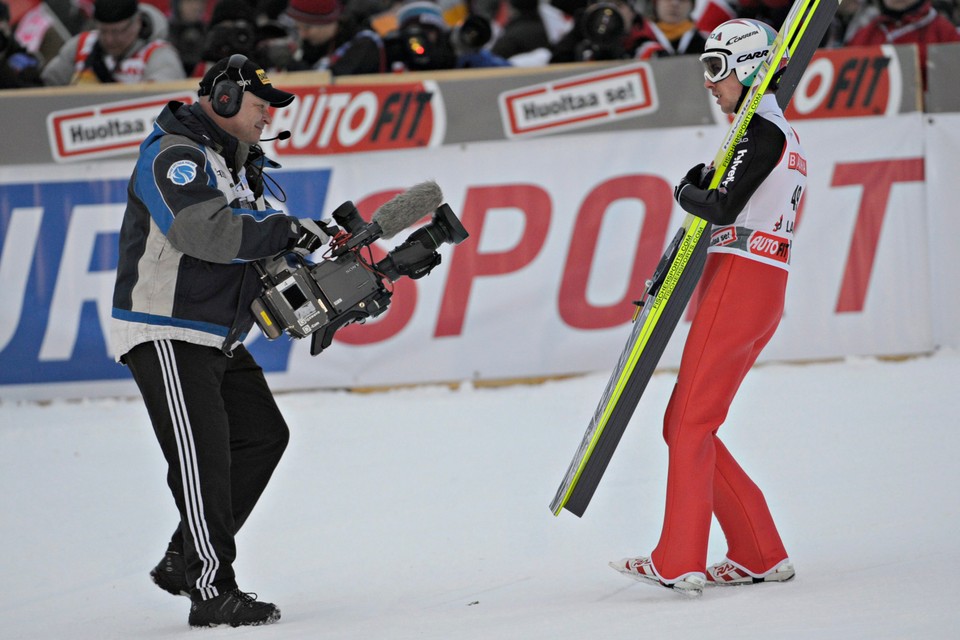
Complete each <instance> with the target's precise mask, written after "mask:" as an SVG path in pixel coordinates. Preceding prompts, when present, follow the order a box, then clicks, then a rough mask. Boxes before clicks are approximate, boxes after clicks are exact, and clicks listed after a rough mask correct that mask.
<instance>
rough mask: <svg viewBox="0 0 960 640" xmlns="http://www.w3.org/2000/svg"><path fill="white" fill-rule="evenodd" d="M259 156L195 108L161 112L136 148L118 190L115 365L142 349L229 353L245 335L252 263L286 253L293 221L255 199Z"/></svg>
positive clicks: (259, 192) (174, 105)
mask: <svg viewBox="0 0 960 640" xmlns="http://www.w3.org/2000/svg"><path fill="white" fill-rule="evenodd" d="M264 165H266V166H268V167H275V166H278V165H276V164H275V163H272V162H271V161H269V160H268V159H267V158H266V157H265V156H264V155H263V153H262V151H260V149H259V147H257V146H253V147H251V146H250V145H248V144H245V143H242V142H240V141H238V140H237V139H236V138H234V137H233V136H231V135H229V134H227V133H226V132H225V131H223V130H222V129H221V128H220V127H218V126H217V125H216V124H215V123H214V122H213V121H212V120H211V119H210V118H209V117H207V116H206V114H204V113H203V111H202V110H201V109H200V106H199V104H194V105H185V104H182V103H179V102H171V103H169V104H168V105H167V106H166V107H165V108H164V110H163V111H162V112H161V113H160V115H159V117H158V118H157V121H156V124H155V125H154V128H153V131H152V132H151V133H150V135H149V136H147V138H146V139H145V140H144V141H143V143H142V144H141V145H140V157H139V158H138V160H137V164H136V167H135V168H134V171H133V175H132V176H131V177H130V183H129V186H128V188H127V208H126V211H125V213H124V217H123V224H122V226H121V229H120V256H119V263H118V266H117V281H116V286H115V288H114V293H113V314H112V315H113V319H112V322H111V329H110V334H111V346H112V348H113V351H114V355H115V357H116V358H117V360H120V359H121V358H122V357H123V355H124V354H126V353H127V352H128V351H129V350H130V349H132V348H133V347H135V346H136V345H138V344H141V343H143V342H150V341H153V340H160V339H171V340H182V341H185V342H190V343H193V344H199V345H206V346H210V347H216V348H218V349H221V350H223V351H224V352H225V353H229V352H230V351H231V350H232V349H233V348H234V347H235V346H237V344H239V343H240V342H241V341H242V340H243V338H244V337H245V335H246V333H247V332H248V331H249V330H250V328H251V327H252V326H253V322H254V319H253V315H252V313H251V312H250V303H251V302H252V301H253V300H254V299H255V298H256V297H257V296H258V295H259V294H260V293H261V290H262V285H261V282H260V279H259V276H258V274H257V271H256V269H255V268H254V265H253V263H254V262H255V261H257V260H260V259H261V258H268V257H271V256H274V255H275V254H277V253H280V252H282V251H284V250H285V249H286V248H288V247H289V246H290V244H291V242H292V241H293V240H294V239H295V238H296V236H297V234H298V231H299V223H298V222H297V220H296V218H294V217H291V216H288V215H286V214H284V213H283V212H282V211H279V210H277V209H273V208H271V207H269V206H268V205H267V203H266V201H265V200H264V198H263V167H264Z"/></svg>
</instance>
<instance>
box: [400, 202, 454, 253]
mask: <svg viewBox="0 0 960 640" xmlns="http://www.w3.org/2000/svg"><path fill="white" fill-rule="evenodd" d="M468 235H469V234H468V233H467V230H466V229H464V228H463V224H462V223H461V222H460V220H458V219H457V216H456V215H454V213H453V209H451V208H450V205H448V204H442V205H440V208H439V209H437V211H436V212H435V213H434V214H433V219H432V220H430V223H429V224H428V225H426V226H425V227H420V228H419V229H417V230H416V231H414V232H413V233H412V234H411V235H410V239H409V240H408V242H419V243H420V244H422V245H423V247H424V248H425V249H426V250H427V251H436V250H437V247H439V246H440V245H441V244H443V243H445V242H449V243H451V244H460V243H461V242H463V241H464V240H466V239H467V236H468Z"/></svg>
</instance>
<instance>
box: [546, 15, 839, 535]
mask: <svg viewBox="0 0 960 640" xmlns="http://www.w3.org/2000/svg"><path fill="white" fill-rule="evenodd" d="M838 6H839V2H838V1H837V0H796V1H795V2H794V4H793V6H792V7H791V9H790V13H789V14H788V15H787V17H786V18H785V19H784V21H783V26H782V27H781V28H780V31H779V33H778V34H777V37H776V39H775V40H774V42H773V44H772V45H771V47H770V52H769V54H768V55H767V57H766V59H765V60H764V61H763V63H762V64H761V66H760V68H759V70H758V71H757V76H756V78H755V79H754V82H753V85H752V86H751V87H750V89H749V90H748V92H747V95H746V96H745V98H744V100H743V103H742V104H741V106H740V108H739V109H738V110H737V113H736V116H735V117H734V120H733V123H732V124H731V126H730V129H729V131H728V132H727V135H726V137H725V138H724V141H723V144H722V145H721V147H720V150H719V151H718V152H717V155H716V157H715V158H714V162H713V166H714V167H715V168H716V171H715V172H714V174H713V179H712V181H711V184H710V188H711V189H715V188H717V186H718V185H719V184H720V181H721V180H722V179H723V177H724V175H725V174H726V171H727V168H728V167H729V165H730V162H731V160H732V158H733V150H734V147H736V146H737V143H738V142H739V141H740V139H741V138H742V137H743V135H744V132H745V131H746V129H747V125H748V124H749V123H750V120H751V118H752V117H753V114H754V113H755V112H756V110H757V107H758V106H759V104H760V99H761V98H762V97H763V96H764V94H765V93H766V91H767V89H768V88H769V87H770V84H771V82H773V81H774V80H775V76H776V75H777V74H776V71H777V69H778V68H779V67H780V63H781V61H782V60H783V59H784V56H786V55H789V62H788V64H787V66H786V69H785V70H784V71H783V74H782V77H781V78H780V79H779V83H778V85H777V86H778V89H777V94H776V95H777V102H778V103H779V104H780V107H781V108H783V109H786V107H787V104H789V102H790V98H791V97H792V96H793V92H794V90H795V89H796V87H797V84H798V83H799V82H800V78H801V76H802V75H803V71H804V70H805V69H806V66H807V64H808V63H809V62H810V58H811V57H813V53H814V52H815V51H816V49H817V47H818V46H819V45H820V41H821V40H822V38H823V34H824V33H825V32H826V29H827V27H828V26H829V25H830V22H831V21H832V20H833V17H834V14H835V13H836V11H837V7H838ZM708 230H709V223H708V222H707V221H706V220H704V219H702V218H699V217H697V216H694V215H692V214H689V213H688V214H687V216H686V218H685V219H684V222H683V226H682V227H681V228H680V229H679V230H678V231H677V233H676V235H675V236H674V237H673V239H672V240H671V242H670V244H669V245H668V246H667V249H666V251H665V252H664V254H663V256H662V257H661V259H660V262H659V263H658V264H657V267H656V269H655V270H654V273H653V276H652V277H651V278H650V280H649V281H648V282H647V286H646V289H645V290H644V292H643V296H642V298H641V300H640V301H639V302H638V307H637V312H636V314H635V315H634V318H633V325H632V328H631V331H630V336H629V338H628V340H627V343H626V346H625V347H624V349H623V352H622V353H621V355H620V359H619V360H618V362H617V366H616V367H615V368H614V370H613V374H612V375H611V376H610V380H609V381H608V382H607V386H606V388H605V389H604V392H603V395H602V396H601V398H600V403H599V404H598V405H597V409H596V412H595V413H594V415H593V418H592V419H591V421H590V424H589V426H588V427H587V431H586V433H585V434H584V437H583V440H582V441H581V443H580V447H579V448H578V449H577V452H576V454H575V455H574V457H573V460H572V461H571V463H570V466H569V467H568V469H567V473H566V475H565V476H564V478H563V482H562V483H561V484H560V487H559V488H558V489H557V493H556V495H555V496H554V498H553V501H552V502H551V503H550V510H551V511H552V512H553V514H554V515H559V514H560V511H561V510H563V509H566V510H568V511H570V512H571V513H573V514H574V515H576V516H582V515H583V513H584V511H586V508H587V505H589V504H590V499H591V498H592V497H593V494H594V492H595V491H596V489H597V485H598V484H599V483H600V478H601V477H602V476H603V473H604V471H605V470H606V468H607V465H608V464H609V462H610V458H611V457H612V456H613V452H614V450H616V447H617V444H619V442H620V438H621V436H622V435H623V432H624V430H625V429H626V427H627V423H629V422H630V418H631V417H632V416H633V412H634V410H635V409H636V407H637V403H638V402H639V401H640V396H642V395H643V392H644V389H646V386H647V383H648V382H649V380H650V377H651V376H652V375H653V372H654V369H655V368H656V366H657V364H658V363H659V361H660V357H661V356H662V355H663V351H664V349H665V348H666V346H667V342H668V341H669V340H670V336H671V335H672V334H673V330H674V329H675V328H676V326H677V323H678V322H679V320H680V317H681V316H682V314H683V311H684V309H685V308H686V306H687V302H688V301H689V300H690V297H691V296H692V295H693V291H694V289H695V288H696V286H697V282H698V281H699V280H700V275H701V274H702V273H703V266H704V263H705V262H706V257H707V246H708V245H709V242H710V238H709V232H708Z"/></svg>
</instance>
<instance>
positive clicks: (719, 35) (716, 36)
mask: <svg viewBox="0 0 960 640" xmlns="http://www.w3.org/2000/svg"><path fill="white" fill-rule="evenodd" d="M708 40H717V41H718V42H719V41H720V40H723V33H721V32H719V31H718V32H717V33H711V34H710V37H709V38H708Z"/></svg>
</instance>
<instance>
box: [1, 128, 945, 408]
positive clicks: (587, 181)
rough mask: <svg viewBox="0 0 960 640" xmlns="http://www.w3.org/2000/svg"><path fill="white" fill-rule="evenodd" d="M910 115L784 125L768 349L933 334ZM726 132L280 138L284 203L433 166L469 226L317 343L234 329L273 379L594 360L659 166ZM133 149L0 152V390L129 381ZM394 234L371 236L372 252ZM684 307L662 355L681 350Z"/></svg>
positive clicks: (322, 202)
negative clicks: (794, 210) (788, 222)
mask: <svg viewBox="0 0 960 640" xmlns="http://www.w3.org/2000/svg"><path fill="white" fill-rule="evenodd" d="M881 122H882V134H883V135H878V126H879V125H880V123H881ZM923 127H924V118H923V116H922V115H921V114H906V115H897V116H891V117H886V118H883V119H882V120H880V119H878V118H854V119H844V120H810V121H806V122H803V123H800V124H798V125H797V128H798V130H799V132H800V137H801V140H802V142H803V144H804V146H805V148H806V151H807V161H808V162H807V165H808V167H809V174H808V179H809V182H808V188H807V190H806V195H805V197H804V200H803V205H802V209H801V214H800V219H799V222H798V228H797V232H798V235H797V239H796V244H795V248H794V252H793V256H794V264H793V272H792V276H791V281H790V285H789V289H788V295H787V309H786V313H785V317H784V320H783V324H782V327H781V330H780V331H779V332H778V334H777V336H776V337H775V338H774V340H773V342H772V343H771V344H770V345H769V347H768V348H767V350H766V351H765V352H764V354H763V356H762V359H763V360H809V359H816V358H831V357H842V356H848V355H857V354H860V355H883V354H907V353H917V352H924V351H928V350H930V349H931V348H932V347H933V345H934V343H933V338H932V333H931V304H930V292H929V286H930V278H931V275H930V273H929V266H928V262H927V253H928V252H927V246H928V235H927V225H928V224H931V223H932V220H933V219H932V218H930V217H929V216H928V215H927V211H926V209H925V207H924V205H923V203H924V202H925V201H926V194H925V182H924V176H925V171H926V167H927V166H928V165H929V164H931V163H937V162H941V161H942V160H943V158H941V157H931V156H929V155H927V156H926V157H925V155H924V148H923V138H924V135H923V133H924V132H923ZM724 131H725V127H723V126H720V125H717V126H708V127H685V128H679V129H665V130H647V131H635V132H611V133H593V134H584V135H578V136H568V137H547V138H537V139H532V140H524V141H522V142H488V143H477V144H468V145H460V146H456V147H453V146H444V147H440V148H435V149H424V150H413V151H409V150H398V151H395V152H391V153H370V154H355V155H349V156H346V155H344V156H334V157H330V158H327V159H323V160H318V159H317V158H315V157H304V158H295V157H288V158H286V159H285V168H284V169H282V170H278V171H275V172H273V174H272V176H273V177H274V178H275V179H276V180H277V181H278V182H279V183H280V185H282V188H283V191H284V192H285V194H286V204H285V205H284V206H285V207H287V210H288V211H289V212H290V213H293V214H295V215H298V216H304V215H309V216H314V215H319V214H321V213H324V214H329V213H330V212H331V211H332V210H333V209H334V208H335V207H336V206H338V205H339V204H340V203H341V202H343V201H345V200H353V201H354V202H356V203H357V205H358V207H359V208H360V211H361V213H362V214H363V215H364V216H366V217H368V218H369V215H370V213H371V212H372V211H373V210H374V209H375V208H376V206H377V205H378V204H379V203H382V202H383V201H385V200H386V199H387V198H389V197H390V196H392V195H393V194H395V193H396V192H397V191H398V190H400V189H402V188H404V187H408V186H410V185H412V184H415V183H417V182H420V181H422V180H425V179H428V178H429V179H435V180H437V182H438V183H439V184H440V185H441V187H442V188H443V190H444V193H445V201H446V202H447V203H448V204H449V205H450V206H451V207H452V209H453V210H454V212H456V214H457V215H458V216H459V217H460V218H461V220H462V221H463V224H464V226H465V227H466V228H467V230H468V231H469V233H470V238H469V239H468V240H466V241H465V242H464V243H462V244H460V245H458V246H456V247H452V246H450V245H445V246H444V247H443V248H442V249H441V254H442V256H443V262H442V264H441V265H440V266H439V267H437V268H436V269H435V270H434V272H433V273H432V274H430V275H429V276H427V277H425V278H423V279H420V280H417V281H412V280H407V279H401V280H400V281H398V282H397V283H396V288H395V289H396V290H395V295H394V298H393V302H392V304H391V306H390V308H389V310H388V311H387V312H386V313H385V314H384V315H383V316H381V317H380V318H378V319H377V320H376V321H374V322H370V323H368V324H366V325H354V326H350V327H347V328H345V329H343V330H341V331H339V332H338V333H337V334H336V336H335V338H334V344H333V345H332V346H331V347H330V348H329V349H328V350H327V351H325V352H324V353H323V354H321V355H320V356H318V357H311V356H310V355H309V342H307V341H291V340H289V339H287V338H286V337H281V338H280V339H278V340H276V341H274V342H268V341H267V340H265V339H264V338H262V337H260V336H258V335H256V329H254V335H253V336H252V338H251V340H250V343H249V346H250V349H251V350H252V351H253V352H254V353H255V355H256V357H257V359H258V360H259V361H260V363H261V364H262V365H263V367H264V369H265V370H266V371H267V372H268V375H269V377H270V379H271V383H272V384H273V386H274V388H276V389H297V388H318V387H319V388H322V387H337V388H340V387H356V386H364V387H365V386H381V385H394V384H410V383H425V382H441V381H460V380H497V379H513V378H524V377H539V376H552V375H559V374H569V373H578V372H586V371H596V370H604V371H605V370H608V369H609V368H610V367H611V366H612V365H613V363H614V361H615V360H616V358H617V355H618V354H619V352H620V349H621V347H622V344H623V341H624V340H625V337H626V335H627V333H628V323H629V320H630V317H631V316H632V313H633V303H632V301H633V300H635V299H636V298H637V297H639V293H640V291H641V289H642V287H643V283H644V279H645V278H647V277H649V274H650V273H651V272H652V269H653V267H654V265H655V263H656V261H657V259H658V258H659V255H660V253H661V251H662V250H663V248H664V246H665V244H666V242H667V240H668V239H669V237H670V236H671V235H672V234H673V232H674V231H675V229H676V227H677V226H678V224H679V222H680V220H681V219H682V212H681V211H680V210H679V208H678V207H677V206H676V205H675V203H674V201H673V199H672V187H673V184H674V183H675V181H676V180H677V178H678V176H682V175H683V174H684V173H685V172H686V171H687V169H688V168H689V166H691V165H692V164H694V163H696V162H698V161H703V160H705V159H709V157H710V156H712V155H713V150H714V148H715V147H716V145H718V144H719V142H720V141H721V139H722V137H723V134H724ZM955 148H956V147H953V149H955ZM948 149H949V147H944V148H942V149H941V150H940V151H938V153H952V152H951V151H948ZM928 153H929V151H928ZM130 168H131V163H130V162H129V161H126V162H121V161H112V162H102V163H99V164H86V165H61V166H58V167H56V170H55V171H54V170H53V167H25V168H20V169H12V168H4V169H0V251H2V254H0V280H2V282H3V290H4V304H3V305H2V306H0V397H2V398H23V397H27V398H52V397H91V396H97V395H123V394H135V389H134V387H133V385H132V383H131V382H130V380H129V375H128V373H127V371H126V369H125V368H124V367H122V366H121V365H118V364H116V363H115V362H114V360H113V358H112V357H111V355H110V349H109V345H108V334H109V330H108V327H109V316H110V307H111V296H112V289H113V278H114V273H113V272H114V269H115V267H116V259H117V254H116V245H117V232H118V229H119V227H120V220H121V217H122V213H123V207H124V201H125V187H126V181H127V177H128V175H129V171H130ZM39 176H43V178H39ZM47 176H50V177H47ZM931 233H932V234H933V235H934V236H936V234H937V230H936V229H932V230H931ZM404 237H405V235H404V234H403V233H401V234H400V235H398V236H397V237H396V238H394V239H393V240H392V241H389V242H387V241H382V240H381V241H379V242H378V244H377V246H378V253H377V259H379V257H380V256H382V255H383V254H382V253H380V252H381V251H385V250H389V249H391V248H392V247H393V246H396V245H397V244H399V243H400V242H402V240H403V239H404ZM907 301H908V303H907ZM688 321H689V318H686V319H685V320H684V321H682V322H681V324H680V326H679V327H678V330H677V333H676V335H675V339H674V340H673V341H672V342H671V344H670V345H669V347H668V348H667V351H666V353H665V354H664V358H663V360H662V362H661V366H663V367H675V366H676V365H677V364H678V362H679V352H680V347H681V345H682V340H683V338H684V336H685V334H686V331H687V327H688Z"/></svg>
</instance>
